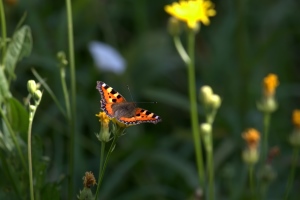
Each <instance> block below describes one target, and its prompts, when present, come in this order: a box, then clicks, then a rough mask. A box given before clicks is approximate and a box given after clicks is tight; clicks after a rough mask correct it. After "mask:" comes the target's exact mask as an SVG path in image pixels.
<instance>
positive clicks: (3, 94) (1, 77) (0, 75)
mask: <svg viewBox="0 0 300 200" xmlns="http://www.w3.org/2000/svg"><path fill="white" fill-rule="evenodd" d="M10 97H11V93H10V91H9V86H8V82H7V79H6V77H5V74H4V70H3V68H2V67H0V102H3V100H4V99H7V98H10Z"/></svg>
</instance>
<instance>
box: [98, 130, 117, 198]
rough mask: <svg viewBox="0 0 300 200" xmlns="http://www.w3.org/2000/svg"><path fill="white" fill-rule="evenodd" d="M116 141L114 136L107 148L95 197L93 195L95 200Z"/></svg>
mask: <svg viewBox="0 0 300 200" xmlns="http://www.w3.org/2000/svg"><path fill="white" fill-rule="evenodd" d="M117 139H118V136H114V139H113V141H112V143H111V145H110V147H109V150H108V152H107V155H106V158H105V161H104V164H103V167H102V169H101V175H100V178H99V179H98V186H97V192H96V195H95V200H97V198H98V193H99V190H100V186H101V182H102V179H103V176H104V172H105V169H106V165H107V161H108V159H109V156H110V154H111V152H112V151H113V149H114V146H115V145H116V143H117Z"/></svg>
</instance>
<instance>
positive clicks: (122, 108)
mask: <svg viewBox="0 0 300 200" xmlns="http://www.w3.org/2000/svg"><path fill="white" fill-rule="evenodd" d="M96 88H97V89H98V90H99V92H100V94H101V101H100V102H101V109H102V110H103V111H104V112H105V113H106V114H107V115H108V116H109V117H110V118H115V119H117V120H118V121H120V122H121V123H124V124H127V125H130V124H131V125H135V124H140V123H153V124H156V123H158V122H160V121H161V118H160V117H159V116H158V115H156V114H154V113H152V112H150V111H148V110H145V109H143V108H138V107H136V104H135V103H134V102H127V101H126V99H125V98H124V97H123V96H122V95H121V94H120V93H119V92H117V91H116V90H115V89H113V88H112V87H110V86H109V85H107V84H106V83H104V82H102V81H97V86H96Z"/></svg>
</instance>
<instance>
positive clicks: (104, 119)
mask: <svg viewBox="0 0 300 200" xmlns="http://www.w3.org/2000/svg"><path fill="white" fill-rule="evenodd" d="M96 116H97V117H99V122H100V123H101V129H100V133H99V134H97V138H98V139H99V140H100V141H101V142H108V141H109V137H110V133H109V121H110V118H109V117H108V116H107V115H106V114H105V112H100V113H99V114H96Z"/></svg>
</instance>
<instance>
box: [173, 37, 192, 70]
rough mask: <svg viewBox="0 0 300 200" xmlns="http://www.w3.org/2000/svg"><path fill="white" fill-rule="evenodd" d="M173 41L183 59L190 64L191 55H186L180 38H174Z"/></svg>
mask: <svg viewBox="0 0 300 200" xmlns="http://www.w3.org/2000/svg"><path fill="white" fill-rule="evenodd" d="M173 40H174V44H175V47H176V49H177V51H178V53H179V55H180V57H181V59H182V60H183V61H184V62H185V63H186V64H187V63H189V62H190V57H189V55H188V54H187V53H186V51H185V49H184V47H183V46H182V43H181V40H180V38H179V36H174V37H173Z"/></svg>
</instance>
